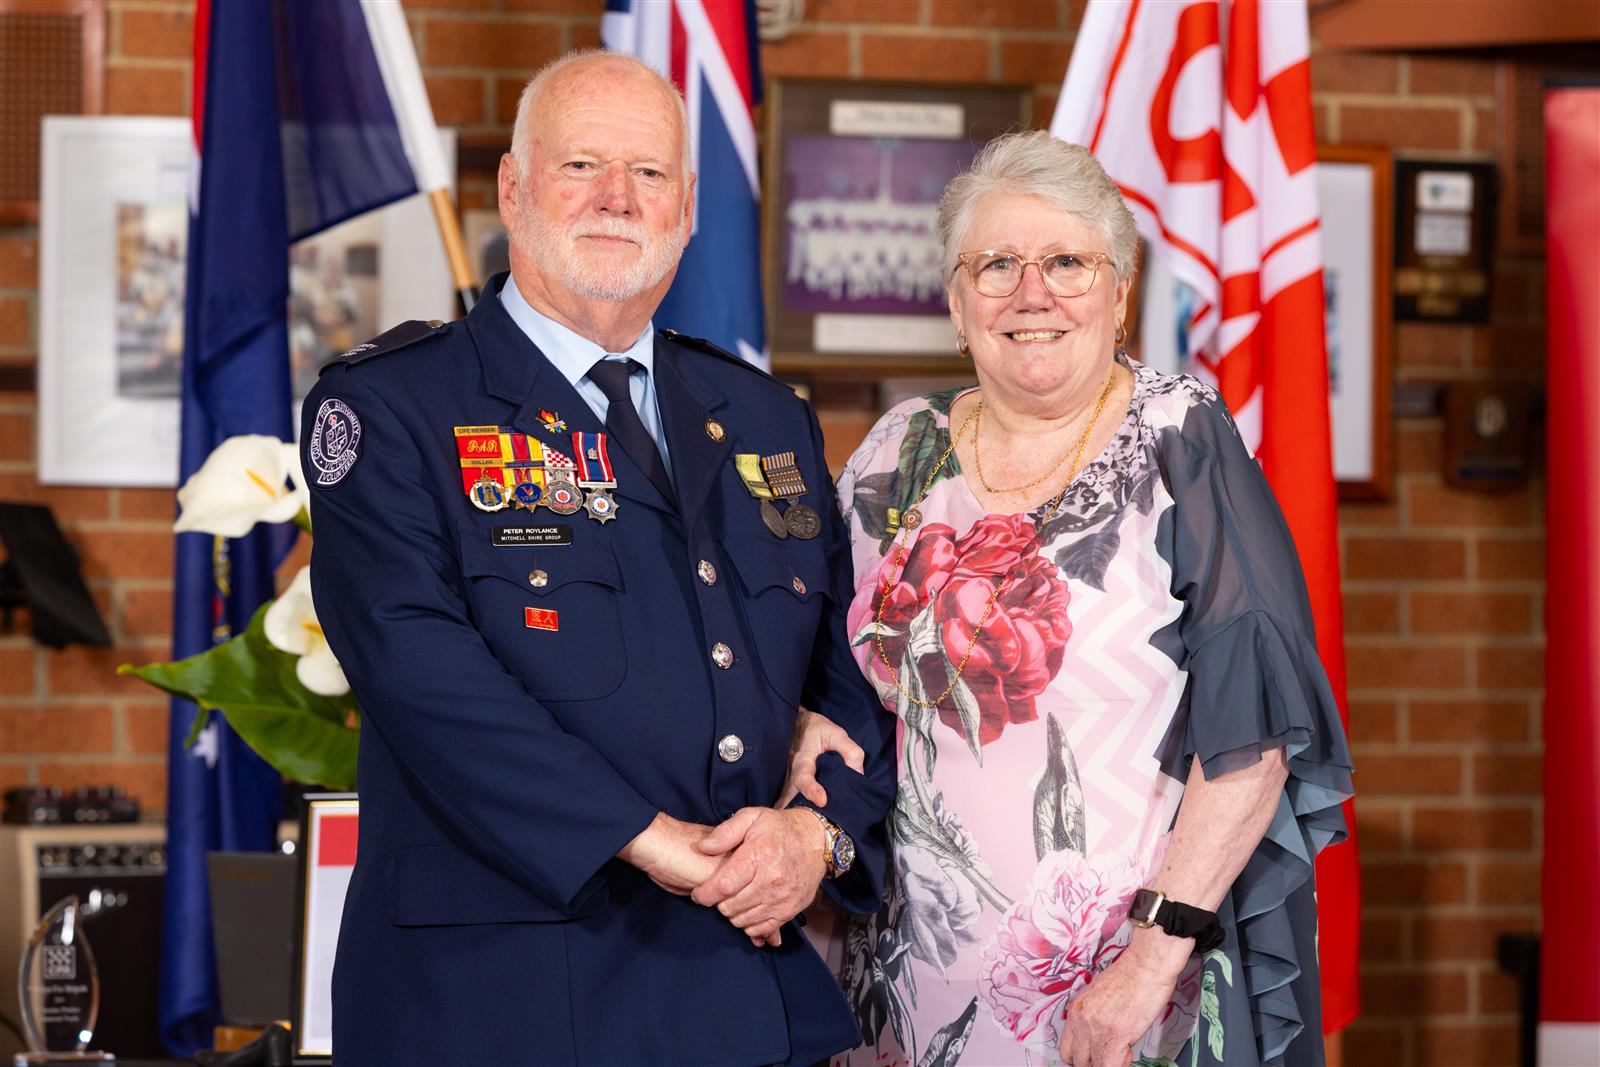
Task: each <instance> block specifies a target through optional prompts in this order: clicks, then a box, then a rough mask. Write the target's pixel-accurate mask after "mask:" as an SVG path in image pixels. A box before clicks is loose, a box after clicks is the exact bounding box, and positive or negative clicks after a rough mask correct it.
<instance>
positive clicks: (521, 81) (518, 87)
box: [494, 78, 528, 152]
mask: <svg viewBox="0 0 1600 1067" xmlns="http://www.w3.org/2000/svg"><path fill="white" fill-rule="evenodd" d="M527 84H528V79H527V78H496V79H495V82H494V120H495V122H497V123H499V124H500V125H502V126H510V125H512V124H513V123H515V122H516V120H517V102H518V101H519V100H521V99H522V90H523V89H524V88H525V87H526V86H527ZM510 150H511V138H510V136H509V135H508V136H507V137H506V151H508V152H509V151H510Z"/></svg>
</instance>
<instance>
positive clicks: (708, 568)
mask: <svg viewBox="0 0 1600 1067" xmlns="http://www.w3.org/2000/svg"><path fill="white" fill-rule="evenodd" d="M695 572H696V573H698V574H699V575H700V580H701V581H702V582H705V583H706V584H707V585H716V584H717V568H715V567H713V566H712V565H711V561H710V560H709V559H703V560H701V561H700V566H698V567H696V568H695Z"/></svg>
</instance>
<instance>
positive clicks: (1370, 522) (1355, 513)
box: [1339, 502, 1400, 533]
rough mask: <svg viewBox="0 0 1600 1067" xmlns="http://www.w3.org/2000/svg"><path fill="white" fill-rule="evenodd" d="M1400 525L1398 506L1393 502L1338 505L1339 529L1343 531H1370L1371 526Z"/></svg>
mask: <svg viewBox="0 0 1600 1067" xmlns="http://www.w3.org/2000/svg"><path fill="white" fill-rule="evenodd" d="M1399 525H1400V507H1399V505H1398V504H1395V503H1384V504H1379V503H1373V502H1361V503H1347V504H1340V505H1339V529H1340V530H1343V531H1345V532H1347V533H1348V532H1350V531H1360V532H1363V533H1366V532H1370V529H1371V527H1375V526H1378V527H1390V526H1399Z"/></svg>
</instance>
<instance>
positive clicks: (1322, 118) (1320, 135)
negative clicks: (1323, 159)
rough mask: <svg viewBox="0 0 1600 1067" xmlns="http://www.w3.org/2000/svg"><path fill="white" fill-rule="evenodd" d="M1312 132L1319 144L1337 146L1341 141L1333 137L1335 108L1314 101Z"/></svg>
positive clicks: (1312, 107) (1312, 106)
mask: <svg viewBox="0 0 1600 1067" xmlns="http://www.w3.org/2000/svg"><path fill="white" fill-rule="evenodd" d="M1311 125H1312V131H1313V133H1314V134H1315V136H1316V138H1317V143H1318V144H1337V143H1338V141H1339V139H1338V138H1337V137H1335V136H1334V135H1333V108H1332V106H1331V105H1329V104H1326V103H1321V102H1319V101H1315V100H1313V101H1312V103H1311Z"/></svg>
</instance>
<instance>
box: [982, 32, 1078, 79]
mask: <svg viewBox="0 0 1600 1067" xmlns="http://www.w3.org/2000/svg"><path fill="white" fill-rule="evenodd" d="M1071 52H1072V50H1071V49H1070V48H1066V47H1063V46H1062V44H1061V42H1060V41H1050V40H1026V41H1013V40H1005V41H1001V42H1000V80H1001V81H1007V82H1018V83H1021V84H1024V85H1028V84H1044V85H1049V86H1051V87H1052V88H1055V89H1060V88H1061V81H1062V79H1063V78H1064V77H1065V76H1066V73H1067V59H1068V57H1069V56H1070V55H1071Z"/></svg>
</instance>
